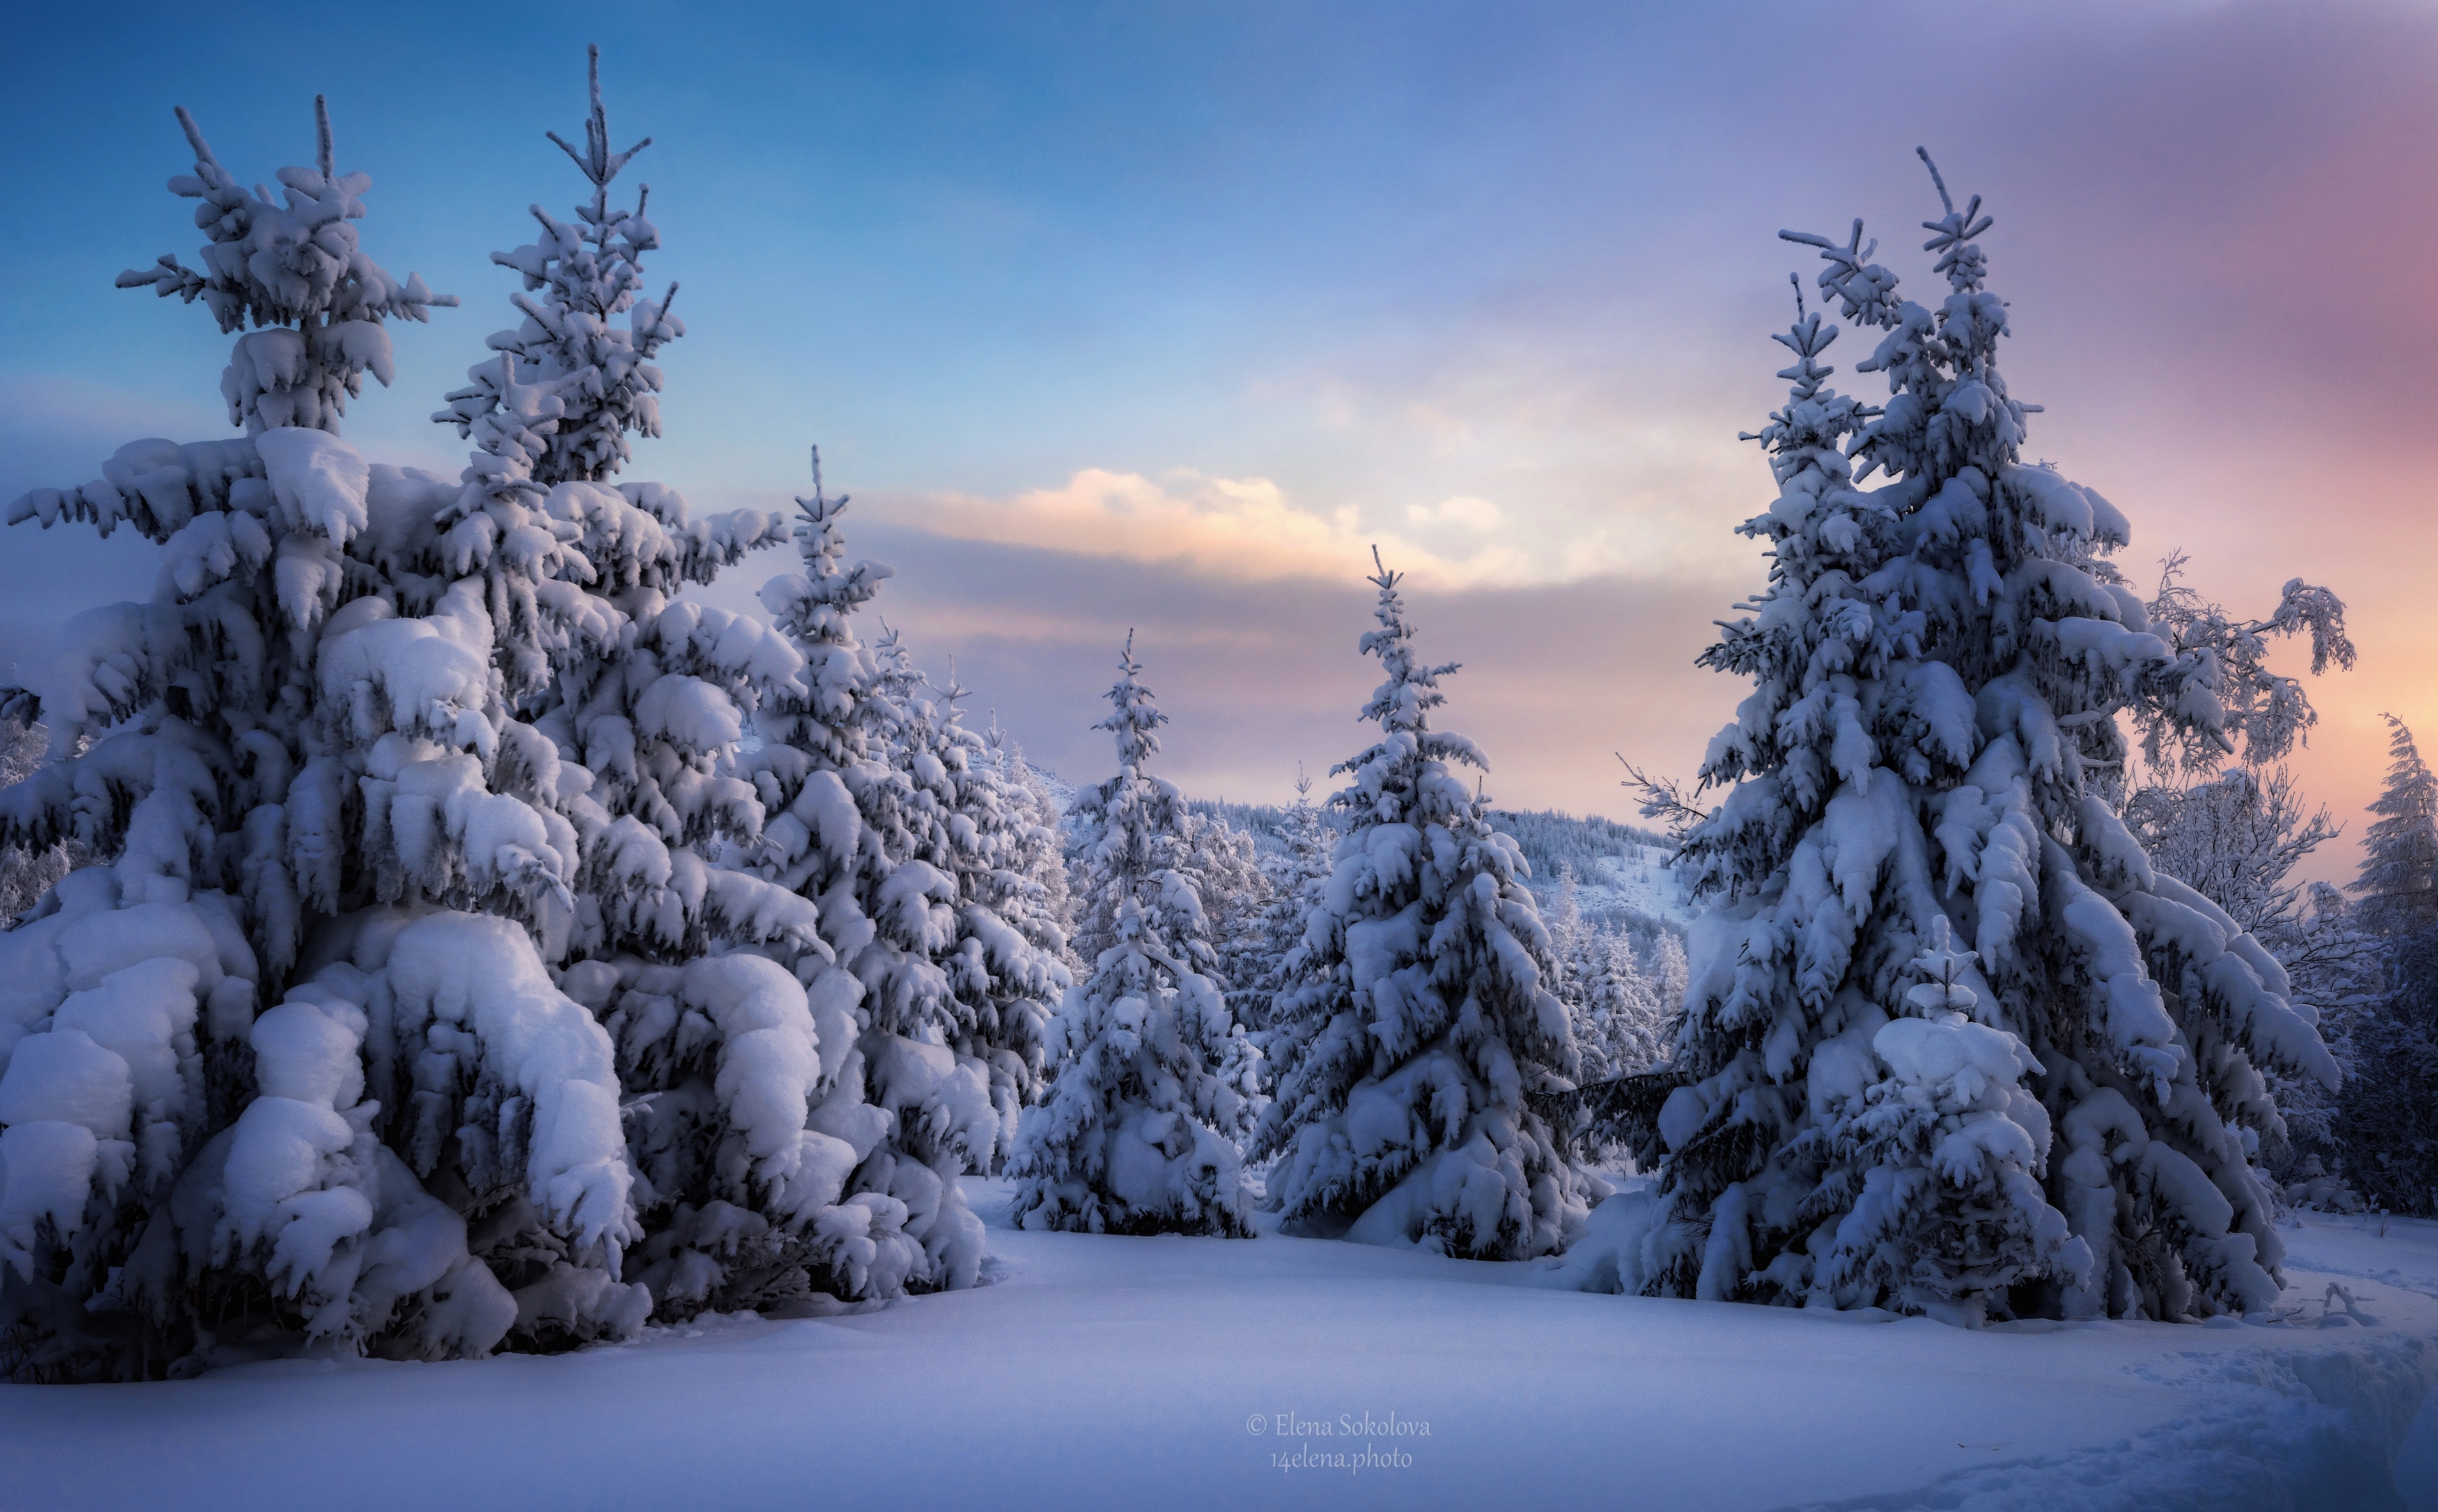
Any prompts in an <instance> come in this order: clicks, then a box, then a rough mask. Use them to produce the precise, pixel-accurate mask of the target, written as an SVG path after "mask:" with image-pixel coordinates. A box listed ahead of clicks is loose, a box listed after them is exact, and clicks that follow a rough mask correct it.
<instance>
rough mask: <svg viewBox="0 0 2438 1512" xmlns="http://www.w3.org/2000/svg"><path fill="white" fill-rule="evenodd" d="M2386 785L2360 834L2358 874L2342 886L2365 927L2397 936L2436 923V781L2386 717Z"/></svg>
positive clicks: (2401, 727) (2401, 729)
mask: <svg viewBox="0 0 2438 1512" xmlns="http://www.w3.org/2000/svg"><path fill="white" fill-rule="evenodd" d="M2386 718H2387V730H2388V742H2387V748H2388V768H2387V782H2385V784H2384V785H2382V786H2381V787H2380V789H2379V794H2378V797H2377V798H2376V799H2375V800H2372V802H2371V805H2370V811H2371V812H2372V813H2373V814H2375V815H2376V816H2378V817H2377V818H2375V819H2373V820H2371V824H2370V828H2369V829H2367V830H2365V831H2363V832H2362V864H2361V871H2360V874H2359V875H2358V876H2356V877H2355V878H2354V880H2353V881H2351V882H2349V883H2347V884H2346V885H2345V890H2346V891H2348V892H2351V893H2354V894H2355V895H2356V896H2357V897H2358V898H2359V902H2358V903H2356V904H2355V905H2354V906H2355V907H2356V908H2357V909H2358V910H2359V912H2360V915H2361V922H2362V923H2363V925H2364V927H2366V928H2368V929H2370V930H2372V931H2373V932H2374V933H2376V934H2381V935H2388V936H2401V935H2409V934H2412V933H2415V932H2417V931H2419V930H2423V929H2427V928H2429V927H2430V926H2431V925H2433V924H2438V776H2433V775H2432V774H2431V772H2430V770H2429V763H2427V762H2425V761H2423V760H2422V759H2421V747H2419V746H2417V745H2415V744H2414V743H2413V739H2412V730H2409V729H2407V728H2405V724H2404V721H2403V720H2401V719H2398V718H2396V717H2395V716H2394V714H2389V715H2387V716H2386Z"/></svg>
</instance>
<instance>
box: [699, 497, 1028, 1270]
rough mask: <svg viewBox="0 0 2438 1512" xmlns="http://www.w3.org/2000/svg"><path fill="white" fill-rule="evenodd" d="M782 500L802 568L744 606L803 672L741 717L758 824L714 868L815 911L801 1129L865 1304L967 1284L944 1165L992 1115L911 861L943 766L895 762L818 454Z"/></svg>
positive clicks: (859, 570) (957, 1209) (934, 872)
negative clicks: (813, 1046)
mask: <svg viewBox="0 0 2438 1512" xmlns="http://www.w3.org/2000/svg"><path fill="white" fill-rule="evenodd" d="M797 505H798V509H799V512H800V518H799V519H798V520H797V521H796V525H795V539H796V549H797V554H798V555H799V557H800V558H801V560H802V563H803V566H804V571H802V572H796V573H788V574H786V575H783V576H780V577H775V578H773V579H771V580H770V581H769V582H768V584H766V585H765V586H764V587H763V589H762V593H761V599H762V604H763V607H765V608H767V609H768V610H769V611H770V614H771V616H772V618H773V620H774V621H775V622H776V623H777V624H778V626H779V628H780V630H781V631H782V633H784V634H785V635H786V637H787V638H788V639H789V640H790V642H792V643H793V644H794V645H795V646H796V647H797V649H798V650H799V651H800V652H801V653H802V654H803V655H804V659H805V662H806V666H805V673H804V680H803V686H802V688H801V689H798V690H790V691H788V692H786V693H785V694H782V695H781V696H779V697H778V698H776V699H773V700H772V701H770V702H768V703H765V704H764V705H763V706H762V707H761V709H760V710H758V711H757V712H756V714H755V726H756V729H757V730H759V732H760V734H761V736H762V741H763V745H762V748H761V749H759V750H758V751H755V752H753V753H752V754H751V756H749V757H747V758H745V759H744V760H743V761H742V763H741V764H740V765H741V767H742V769H743V770H744V771H745V772H746V773H747V774H749V775H750V776H751V780H752V782H753V783H754V784H755V787H756V790H757V791H758V792H759V793H760V795H761V798H762V801H763V804H764V807H765V809H766V811H767V812H768V814H769V815H770V818H769V820H768V823H767V824H766V826H765V828H764V832H763V835H762V838H761V839H760V840H759V841H758V842H755V843H753V844H751V845H749V846H744V847H739V848H736V849H734V850H733V851H732V852H731V853H729V862H730V864H731V865H732V866H735V867H738V868H743V869H750V870H753V871H755V872H756V873H757V874H759V875H762V876H764V877H767V878H768V879H769V880H770V881H772V882H775V883H776V884H778V885H779V886H781V887H785V888H790V889H793V890H794V891H796V892H798V893H800V894H801V895H803V896H804V897H805V898H807V899H809V900H811V901H812V902H813V903H814V904H815V905H818V907H819V908H820V911H821V937H822V948H821V950H818V951H814V952H807V953H804V954H800V955H798V956H796V957H795V958H793V964H794V965H795V967H796V970H797V973H798V975H799V976H802V977H803V978H804V980H805V982H806V984H807V987H808V989H809V991H810V995H811V998H812V1001H813V1003H814V1007H815V1011H816V1014H817V1016H819V1017H820V1018H821V1024H822V1028H821V1036H822V1044H823V1046H825V1047H826V1048H825V1049H824V1055H823V1067H822V1073H823V1075H822V1088H821V1090H822V1093H823V1096H822V1097H821V1099H820V1101H819V1104H818V1106H817V1108H816V1109H815V1112H814V1115H813V1118H812V1127H813V1128H814V1129H815V1130H817V1131H821V1132H826V1133H829V1134H834V1135H836V1136H837V1137H839V1138H841V1139H844V1140H846V1141H847V1142H848V1143H849V1145H850V1146H851V1149H852V1151H853V1155H854V1163H853V1168H852V1173H851V1175H850V1177H849V1179H848V1181H847V1183H846V1187H845V1191H846V1194H847V1206H845V1207H842V1208H841V1209H840V1211H839V1222H840V1224H841V1225H842V1226H841V1228H840V1230H839V1252H838V1253H839V1262H838V1264H837V1266H836V1268H835V1271H834V1274H833V1275H832V1276H831V1278H830V1281H829V1289H830V1290H834V1291H837V1292H839V1293H840V1294H841V1295H845V1296H850V1297H868V1296H889V1295H892V1294H894V1293H896V1292H900V1291H903V1290H907V1289H913V1290H918V1291H919V1290H932V1289H937V1288H942V1287H957V1286H970V1285H972V1284H973V1281H974V1279H975V1277H976V1275H977V1274H978V1273H979V1270H980V1263H981V1224H980V1220H978V1219H976V1218H975V1217H974V1216H973V1213H972V1212H971V1210H970V1209H968V1208H967V1206H966V1205H965V1202H964V1197H963V1192H962V1191H961V1190H960V1189H959V1187H957V1184H956V1177H957V1176H958V1175H959V1174H960V1173H962V1172H963V1170H964V1169H967V1166H968V1164H969V1162H970V1160H971V1159H972V1152H974V1151H976V1150H977V1149H979V1150H982V1151H987V1150H988V1149H989V1148H991V1146H992V1145H993V1144H994V1142H995V1141H996V1140H997V1139H998V1135H999V1117H998V1111H997V1110H996V1109H995V1108H994V1107H993V1105H992V1102H991V1097H990V1079H989V1070H988V1067H987V1066H985V1065H983V1064H980V1063H979V1062H976V1061H973V1060H972V1059H971V1058H970V1057H968V1058H963V1059H961V1058H960V1057H959V1056H958V1055H957V1054H956V1053H955V1052H954V1051H953V1050H952V1049H951V1048H950V1047H949V1046H948V1044H947V1043H946V1042H947V1039H948V1037H949V1035H950V1034H952V1033H953V1032H954V1031H955V1030H956V1029H957V1028H958V1026H959V1015H958V999H957V997H956V987H955V983H954V982H952V980H951V979H950V976H949V973H948V972H947V971H946V970H945V969H944V968H943V965H942V958H943V957H944V956H946V955H948V954H949V953H950V952H952V950H953V948H954V946H955V945H956V943H957V941H958V940H959V939H960V925H959V916H958V907H957V904H958V884H957V878H956V877H955V875H954V874H953V873H952V872H950V871H948V870H943V869H942V868H941V867H940V866H938V865H935V864H934V863H933V861H931V860H927V859H925V858H924V854H923V853H924V852H928V853H930V854H933V855H937V854H939V851H938V848H937V844H936V840H935V838H934V829H935V826H934V825H933V824H932V822H931V820H932V818H935V817H936V815H937V813H938V804H939V802H940V799H941V795H940V793H939V792H938V791H937V790H935V787H934V786H933V785H931V782H933V781H936V782H939V783H941V784H943V785H944V784H945V774H942V775H941V776H940V777H939V778H938V779H934V780H929V781H927V782H917V781H916V780H915V777H914V775H913V774H912V773H911V772H910V770H909V769H907V768H904V767H901V766H900V765H895V764H894V760H893V759H894V757H895V756H896V755H897V754H898V753H899V750H900V747H898V746H897V745H895V744H893V743H894V742H897V741H898V740H899V739H900V737H901V733H902V730H901V727H902V726H903V725H904V723H905V721H906V718H907V715H906V712H905V711H904V710H903V708H902V707H901V706H900V703H899V699H898V694H899V693H900V692H901V691H902V689H901V688H898V687H895V686H892V677H893V676H894V675H893V674H889V673H888V672H887V671H886V669H884V667H883V666H882V664H881V662H880V660H879V659H877V658H875V657H874V654H873V652H872V651H871V650H870V649H869V648H867V647H866V646H864V645H863V644H862V643H861V642H860V641H858V640H857V636H856V634H855V628H854V624H853V623H852V617H853V616H854V614H855V612H856V611H857V609H859V608H860V607H862V606H863V605H864V604H866V603H868V602H870V600H871V599H872V597H873V595H874V592H875V591H876V590H877V588H878V585H879V584H880V582H881V581H883V580H884V579H886V578H888V577H889V576H890V575H891V573H890V571H889V569H888V568H886V567H883V566H880V565H878V564H876V563H873V562H857V564H855V566H853V567H852V568H849V567H846V566H845V565H844V558H845V550H846V547H845V539H844V536H842V534H841V533H840V529H839V520H840V519H841V518H842V516H843V513H844V511H845V508H846V505H847V501H846V499H845V498H843V497H841V498H839V499H830V498H828V497H827V496H826V495H825V494H824V493H823V492H822V491H821V472H820V455H819V453H818V452H816V453H815V456H814V490H813V497H812V498H810V499H800V500H798V501H797ZM931 765H933V766H935V767H936V766H937V765H938V764H937V763H936V762H934V763H933V764H931ZM833 961H834V962H835V966H833V965H832V962H833ZM833 1053H835V1055H836V1059H835V1060H832V1059H831V1056H832V1054H833ZM849 1208H852V1209H853V1210H852V1211H850V1210H849Z"/></svg>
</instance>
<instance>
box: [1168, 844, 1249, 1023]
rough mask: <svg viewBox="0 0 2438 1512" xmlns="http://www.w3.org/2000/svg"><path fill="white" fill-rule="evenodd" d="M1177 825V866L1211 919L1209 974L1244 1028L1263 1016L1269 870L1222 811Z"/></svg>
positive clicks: (1204, 912) (1236, 1019) (1229, 1008)
mask: <svg viewBox="0 0 2438 1512" xmlns="http://www.w3.org/2000/svg"><path fill="white" fill-rule="evenodd" d="M1181 828H1182V829H1183V832H1184V835H1183V838H1184V842H1185V844H1184V853H1183V857H1182V859H1181V860H1180V861H1179V863H1178V869H1179V870H1182V871H1184V872H1186V873H1187V874H1188V875H1190V876H1191V877H1192V878H1193V890H1194V893H1195V895H1196V896H1198V897H1199V898H1201V900H1202V911H1203V915H1204V917H1205V918H1206V919H1208V920H1209V921H1210V951H1211V958H1212V961H1213V965H1212V969H1211V971H1210V978H1211V979H1212V980H1213V981H1215V982H1217V983H1218V984H1219V990H1220V992H1221V993H1223V994H1225V995H1226V997H1227V999H1228V1014H1229V1016H1230V1017H1232V1018H1234V1019H1235V1021H1236V1022H1237V1023H1239V1024H1241V1025H1245V1026H1246V1028H1247V1029H1249V1028H1250V1027H1251V1026H1253V1025H1254V1024H1257V1023H1259V1022H1260V1021H1261V1018H1262V1011H1261V1010H1262V999H1263V993H1262V986H1261V980H1262V976H1263V965H1264V962H1263V944H1264V942H1265V937H1264V935H1263V917H1264V916H1265V914H1266V913H1267V911H1268V909H1269V905H1270V879H1269V874H1268V873H1267V872H1265V871H1263V870H1262V864H1261V859H1260V855H1259V853H1258V852H1257V851H1256V850H1255V848H1254V844H1253V836H1252V834H1251V832H1249V831H1247V830H1244V829H1241V828H1239V827H1238V826H1236V825H1234V824H1232V823H1229V822H1228V818H1227V817H1226V816H1225V815H1220V814H1187V815H1185V816H1184V817H1183V818H1182V820H1181Z"/></svg>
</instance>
